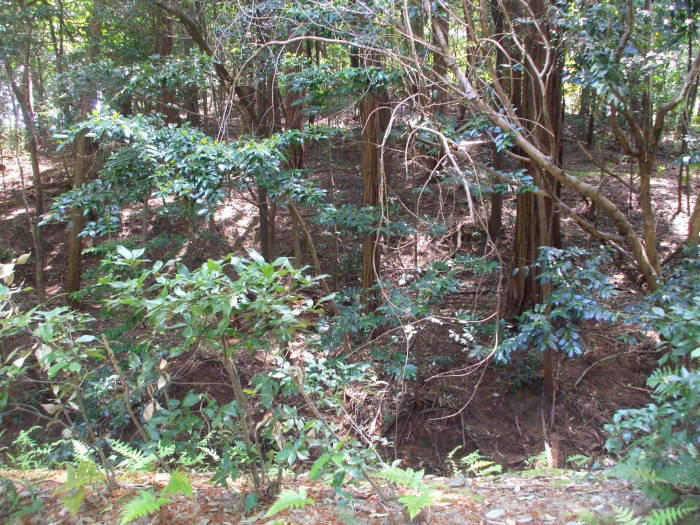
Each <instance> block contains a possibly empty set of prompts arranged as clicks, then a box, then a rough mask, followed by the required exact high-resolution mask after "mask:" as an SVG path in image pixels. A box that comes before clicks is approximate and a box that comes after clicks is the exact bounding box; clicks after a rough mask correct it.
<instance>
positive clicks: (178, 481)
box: [161, 471, 194, 498]
mask: <svg viewBox="0 0 700 525" xmlns="http://www.w3.org/2000/svg"><path fill="white" fill-rule="evenodd" d="M168 494H184V495H185V496H187V497H188V498H191V497H193V496H194V494H193V493H192V484H191V483H190V480H189V479H187V476H186V475H185V474H184V473H182V472H179V471H175V472H173V473H172V474H170V481H168V484H167V485H166V486H165V487H163V490H162V491H161V495H162V496H166V495H168Z"/></svg>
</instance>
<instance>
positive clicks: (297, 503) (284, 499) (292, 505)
mask: <svg viewBox="0 0 700 525" xmlns="http://www.w3.org/2000/svg"><path fill="white" fill-rule="evenodd" d="M313 503H316V502H315V501H314V500H313V499H311V498H307V497H306V489H305V488H303V487H302V488H301V489H299V492H294V491H293V490H283V491H282V492H281V493H280V495H279V496H278V497H277V501H275V502H274V503H273V504H272V506H271V507H270V508H269V509H268V511H267V513H265V517H266V518H270V517H272V516H274V515H275V514H277V513H279V512H282V511H285V510H288V509H302V508H304V507H305V506H306V505H310V504H313Z"/></svg>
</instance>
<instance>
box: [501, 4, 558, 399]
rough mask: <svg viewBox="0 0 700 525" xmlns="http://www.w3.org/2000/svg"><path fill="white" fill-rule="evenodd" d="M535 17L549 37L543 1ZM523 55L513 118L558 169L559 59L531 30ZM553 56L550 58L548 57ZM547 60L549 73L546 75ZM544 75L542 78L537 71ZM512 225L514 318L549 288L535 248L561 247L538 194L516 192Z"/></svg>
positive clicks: (547, 182) (547, 370) (548, 357)
mask: <svg viewBox="0 0 700 525" xmlns="http://www.w3.org/2000/svg"><path fill="white" fill-rule="evenodd" d="M528 5H529V6H530V8H531V9H532V12H533V15H534V17H535V19H537V20H539V21H540V27H542V30H543V31H544V32H545V35H546V37H547V38H548V39H549V38H551V37H552V36H553V35H551V33H550V30H549V28H548V27H547V25H546V20H545V5H544V2H543V0H530V1H529V2H528ZM526 53H527V55H528V57H529V60H530V61H531V62H528V63H527V64H526V68H525V73H524V75H523V83H522V86H523V93H522V101H523V104H522V108H521V112H520V114H519V115H518V116H519V118H520V122H521V123H523V125H524V127H525V128H526V130H527V131H528V133H529V136H530V137H531V140H532V141H533V142H534V143H535V144H537V145H538V146H539V149H540V150H541V151H542V152H543V153H544V154H545V155H547V156H548V157H549V159H551V162H552V163H554V164H556V165H558V166H559V165H560V155H561V117H562V116H561V61H560V56H559V54H558V51H556V50H555V49H554V47H553V46H551V47H546V44H544V43H543V42H542V41H541V35H540V33H539V32H538V31H536V30H535V29H530V34H529V35H528V36H527V39H526ZM548 53H552V54H553V56H549V57H548V56H547V54H548ZM548 60H550V66H549V70H548V71H545V70H544V68H545V67H546V64H547V61H548ZM540 72H544V75H541V77H540V76H539V75H538V73H540ZM521 167H522V168H523V169H525V170H527V172H528V174H529V175H530V176H531V177H532V179H533V181H534V182H535V184H536V186H537V187H538V188H540V189H541V190H544V191H545V192H546V193H548V194H551V195H558V193H559V188H558V183H557V181H556V180H555V179H554V178H553V177H552V176H551V175H550V174H549V173H547V172H546V171H545V170H543V169H542V168H541V167H540V166H537V165H536V164H534V163H532V162H530V161H523V162H522V163H521ZM516 217H517V218H516V227H515V241H514V246H513V270H514V271H513V274H512V276H511V278H510V281H509V284H508V291H507V297H508V299H507V300H506V301H505V302H504V312H503V313H504V316H505V317H506V318H513V317H515V316H517V315H519V314H521V313H523V312H524V311H526V310H529V309H531V308H532V307H534V306H535V304H537V303H540V302H542V301H544V300H545V299H546V297H547V295H548V294H549V291H550V290H549V287H548V286H547V285H542V284H541V283H540V282H539V280H538V279H537V272H536V271H533V269H532V268H531V266H532V265H533V264H534V263H535V262H536V261H537V257H538V253H539V248H540V247H543V246H557V247H558V246H559V245H560V244H561V238H560V227H559V214H558V213H557V212H556V209H555V206H554V203H553V202H552V200H551V199H549V198H546V197H544V196H543V195H541V194H538V195H535V194H533V193H521V194H520V195H518V197H517V200H516ZM543 365H544V389H545V392H546V393H547V394H548V395H550V396H553V395H554V374H553V366H552V354H551V350H550V349H547V350H545V353H544V355H543Z"/></svg>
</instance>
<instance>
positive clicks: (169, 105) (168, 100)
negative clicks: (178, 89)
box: [155, 9, 180, 124]
mask: <svg viewBox="0 0 700 525" xmlns="http://www.w3.org/2000/svg"><path fill="white" fill-rule="evenodd" d="M155 48H156V49H155V51H156V54H157V55H158V56H159V57H161V58H166V57H169V56H170V55H171V54H172V52H173V20H172V18H170V16H167V15H165V13H163V11H162V10H161V9H156V21H155ZM174 102H175V97H174V95H173V90H172V88H171V87H168V86H165V85H164V86H163V87H162V89H161V91H160V96H159V97H158V100H157V101H156V111H157V112H158V113H160V114H162V115H163V116H164V117H165V122H167V123H168V124H175V123H178V122H179V121H180V116H179V115H178V112H177V110H176V109H175V107H174Z"/></svg>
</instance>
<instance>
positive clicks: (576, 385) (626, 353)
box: [574, 350, 657, 388]
mask: <svg viewBox="0 0 700 525" xmlns="http://www.w3.org/2000/svg"><path fill="white" fill-rule="evenodd" d="M655 353H657V350H644V351H641V352H620V353H619V354H613V355H609V356H606V357H603V358H602V359H599V360H598V361H596V362H595V363H593V364H592V365H591V366H589V367H588V368H586V369H585V370H584V371H583V372H581V375H580V376H578V379H577V380H576V381H575V382H574V388H576V387H578V384H579V383H580V382H581V381H582V380H583V378H584V377H586V374H587V373H588V372H589V371H590V370H591V368H593V367H595V366H596V365H599V364H600V363H602V362H603V361H607V360H609V359H613V358H615V357H620V356H623V355H634V354H655Z"/></svg>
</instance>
